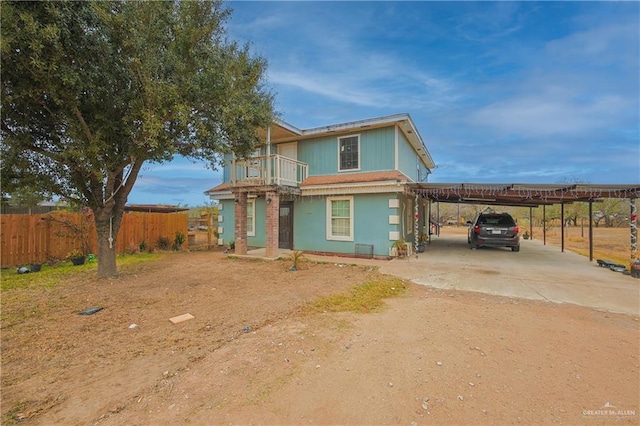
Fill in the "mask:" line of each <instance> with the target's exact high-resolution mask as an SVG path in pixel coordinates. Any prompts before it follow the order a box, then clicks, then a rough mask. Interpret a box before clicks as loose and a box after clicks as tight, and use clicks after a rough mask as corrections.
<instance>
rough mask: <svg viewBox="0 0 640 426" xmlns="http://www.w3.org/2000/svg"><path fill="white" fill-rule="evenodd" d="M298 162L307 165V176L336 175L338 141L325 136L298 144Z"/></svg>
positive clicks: (332, 137) (333, 137)
mask: <svg viewBox="0 0 640 426" xmlns="http://www.w3.org/2000/svg"><path fill="white" fill-rule="evenodd" d="M298 161H301V162H303V163H307V164H308V165H309V176H318V175H333V174H336V173H337V172H338V140H337V139H336V137H335V136H326V137H322V138H315V139H309V140H304V141H302V142H300V143H298Z"/></svg>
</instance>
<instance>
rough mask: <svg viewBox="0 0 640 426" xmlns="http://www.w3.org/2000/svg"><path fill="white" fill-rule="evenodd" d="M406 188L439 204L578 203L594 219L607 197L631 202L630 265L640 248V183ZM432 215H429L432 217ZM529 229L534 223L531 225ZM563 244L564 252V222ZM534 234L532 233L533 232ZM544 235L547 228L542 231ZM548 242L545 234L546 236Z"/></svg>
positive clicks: (424, 185) (413, 185)
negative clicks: (595, 209)
mask: <svg viewBox="0 0 640 426" xmlns="http://www.w3.org/2000/svg"><path fill="white" fill-rule="evenodd" d="M407 189H408V190H410V191H411V192H412V193H413V194H415V195H416V196H421V197H423V198H425V199H429V200H431V201H436V202H440V203H466V204H483V205H499V206H515V207H530V208H533V207H538V206H543V209H544V206H547V205H553V204H560V205H561V206H562V210H561V211H562V218H563V219H564V205H565V204H570V203H575V202H587V203H589V217H590V218H591V217H593V212H592V204H593V202H597V201H601V200H603V199H605V198H618V199H624V198H627V199H629V206H630V211H631V214H630V220H629V225H630V240H631V247H630V248H631V250H630V252H631V256H630V257H631V262H634V261H635V259H636V253H637V251H638V247H637V241H638V237H637V225H636V222H637V217H638V215H637V213H636V199H637V198H638V197H639V196H640V184H633V185H599V184H530V183H514V184H498V183H421V182H411V183H407ZM429 216H430V214H429ZM530 226H532V225H531V222H530ZM561 226H562V242H561V250H562V251H564V220H561ZM592 226H593V225H592V221H591V220H590V221H589V260H593V229H592ZM531 233H533V230H531ZM543 235H544V228H543ZM543 238H544V240H545V243H546V235H545V236H544V237H543Z"/></svg>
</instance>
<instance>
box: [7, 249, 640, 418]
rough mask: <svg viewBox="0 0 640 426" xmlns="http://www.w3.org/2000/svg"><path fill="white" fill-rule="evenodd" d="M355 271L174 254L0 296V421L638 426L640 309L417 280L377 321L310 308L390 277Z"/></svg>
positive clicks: (468, 276)
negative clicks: (187, 316)
mask: <svg viewBox="0 0 640 426" xmlns="http://www.w3.org/2000/svg"><path fill="white" fill-rule="evenodd" d="M478 253H480V251H478ZM525 253H526V248H525V249H524V250H523V251H522V252H521V253H520V254H525ZM492 254H495V253H492ZM507 254H509V255H511V254H512V253H510V252H509V253H507ZM516 254H517V253H516ZM325 260H329V259H325ZM347 262H348V261H345V262H344V263H334V262H329V263H325V264H318V263H312V262H307V263H305V264H304V265H303V267H302V268H301V270H300V271H297V272H291V271H289V269H288V267H289V265H290V264H289V263H288V262H286V261H272V262H262V261H255V260H253V261H252V260H238V259H235V260H234V259H228V258H226V256H224V255H223V254H221V253H210V252H192V253H177V254H168V255H167V256H166V257H165V258H163V259H162V260H159V261H156V262H153V263H148V264H144V265H143V266H137V267H132V268H130V269H127V270H123V271H122V274H121V276H120V277H119V278H117V279H112V280H96V279H95V278H94V277H93V274H89V275H86V276H78V277H76V278H74V279H73V280H70V281H69V282H67V283H65V284H64V285H59V286H56V287H48V288H42V287H38V286H32V287H29V288H23V289H14V290H9V291H6V292H3V294H2V323H1V324H0V331H1V332H2V335H1V339H2V417H3V424H11V423H20V424H27V425H33V424H41V425H50V424H65V425H76V424H77V425H86V424H97V425H163V424H171V425H173V424H175V425H182V424H198V425H209V424H211V425H217V424H296V425H297V424H404V425H419V424H433V423H435V424H454V423H456V424H496V423H523V424H531V423H564V424H567V423H568V424H591V423H594V424H602V423H616V424H617V423H628V424H638V422H639V420H640V416H639V412H638V410H639V409H640V404H639V399H640V395H639V389H638V379H639V371H640V367H639V360H638V357H639V352H640V343H639V342H640V339H639V337H640V334H639V327H638V326H639V322H638V317H637V316H631V315H624V314H617V313H608V312H603V311H597V310H594V309H590V308H586V307H580V306H576V305H571V304H562V305H558V304H553V303H549V302H547V301H536V300H526V299H519V298H515V297H501V296H492V295H485V294H482V293H476V292H465V291H457V290H452V289H438V288H431V287H425V286H421V285H415V284H409V283H407V287H408V291H407V293H406V294H405V295H404V296H402V297H400V298H396V299H390V300H389V301H388V302H387V307H386V309H385V310H383V311H382V312H376V313H368V314H355V313H319V314H305V313H303V311H302V310H301V307H302V306H303V305H304V304H305V303H307V302H308V301H309V300H312V299H313V298H315V297H317V296H318V295H331V294H335V293H337V292H345V291H349V289H350V288H351V286H353V285H357V284H359V283H363V282H367V281H371V280H376V279H380V273H379V272H378V271H377V270H376V269H375V268H372V267H371V266H367V265H365V266H352V265H349V264H348V263H347ZM410 262H411V261H408V262H407V263H406V264H405V266H407V265H410V264H411V263H410ZM383 263H384V262H383ZM384 264H385V266H388V265H390V264H391V263H384ZM443 267H444V266H443ZM454 272H455V271H451V270H446V269H438V265H436V264H434V265H431V267H430V268H429V274H432V277H433V280H434V281H437V279H440V280H444V279H446V277H447V276H448V274H452V273H454ZM455 274H458V275H455V276H456V277H457V278H456V280H469V281H473V280H476V279H478V277H483V279H485V278H486V276H491V277H492V279H495V280H498V279H503V278H504V277H503V275H504V274H503V272H502V271H501V272H500V273H499V274H496V273H494V272H487V273H480V274H479V273H478V267H476V268H471V269H467V270H466V271H465V270H464V269H463V270H461V271H460V272H455ZM34 275H35V274H34ZM423 276H425V275H424V272H423ZM566 279H567V280H569V279H570V278H568V277H567V278H566ZM575 284H576V285H577V284H579V283H575ZM89 306H103V307H104V309H103V310H102V311H100V312H98V313H96V314H94V315H91V316H79V315H77V312H78V311H80V310H81V309H84V308H86V307H89ZM184 313H191V314H192V315H193V316H194V317H195V318H194V319H192V320H189V321H186V322H183V323H180V324H172V323H171V322H169V318H171V317H173V316H176V315H180V314H184ZM134 324H135V326H134Z"/></svg>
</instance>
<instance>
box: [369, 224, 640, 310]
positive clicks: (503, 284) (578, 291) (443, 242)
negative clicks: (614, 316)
mask: <svg viewBox="0 0 640 426" xmlns="http://www.w3.org/2000/svg"><path fill="white" fill-rule="evenodd" d="M379 266H380V271H381V272H383V273H387V274H391V275H395V276H399V277H402V278H405V279H408V280H411V281H413V282H414V283H416V284H421V285H425V286H431V287H435V288H440V289H452V290H465V291H475V292H481V293H487V294H493V295H498V296H507V297H516V298H523V299H532V300H546V301H549V302H553V303H573V304H576V305H580V306H587V307H591V308H596V309H602V310H606V311H610V312H618V313H625V314H631V315H635V316H640V280H639V279H634V278H631V277H630V276H628V275H623V274H622V273H620V272H613V271H611V270H609V269H607V268H602V267H600V266H598V265H597V263H596V262H595V261H594V262H589V260H588V259H587V258H586V257H584V256H580V255H578V254H576V253H573V252H568V251H565V252H564V253H563V252H561V251H560V248H558V247H555V246H550V245H546V246H545V245H544V244H543V243H542V241H538V240H522V241H521V251H520V252H517V253H516V252H512V251H511V250H510V249H508V248H491V247H487V248H480V249H477V250H470V249H469V246H468V245H467V237H466V235H448V236H441V237H438V238H435V239H434V240H433V241H432V243H431V245H430V246H428V247H427V249H426V251H425V253H421V254H419V255H418V256H417V257H415V256H414V257H411V258H409V259H396V260H392V261H390V262H382V261H381V262H379Z"/></svg>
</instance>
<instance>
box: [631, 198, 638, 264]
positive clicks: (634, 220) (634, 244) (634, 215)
mask: <svg viewBox="0 0 640 426" xmlns="http://www.w3.org/2000/svg"><path fill="white" fill-rule="evenodd" d="M629 208H630V210H631V213H630V215H629V227H630V230H631V264H633V262H635V261H636V254H637V253H638V210H637V207H636V199H635V198H629ZM629 267H631V265H629Z"/></svg>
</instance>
